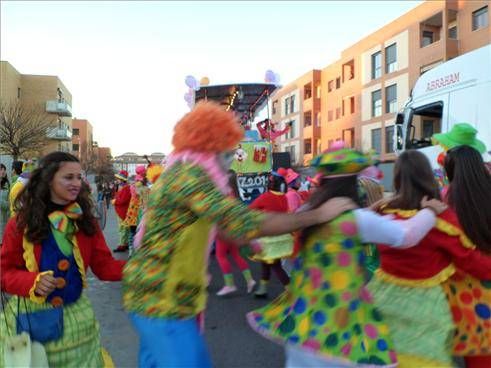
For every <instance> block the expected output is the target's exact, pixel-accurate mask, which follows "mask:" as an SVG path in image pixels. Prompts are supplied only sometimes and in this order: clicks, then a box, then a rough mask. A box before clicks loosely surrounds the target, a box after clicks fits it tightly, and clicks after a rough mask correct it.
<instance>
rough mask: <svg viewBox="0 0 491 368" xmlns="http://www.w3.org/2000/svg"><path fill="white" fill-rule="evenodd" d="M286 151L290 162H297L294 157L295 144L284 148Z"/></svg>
mask: <svg viewBox="0 0 491 368" xmlns="http://www.w3.org/2000/svg"><path fill="white" fill-rule="evenodd" d="M286 151H287V152H290V160H291V162H292V164H295V163H297V157H296V154H295V153H296V152H295V146H290V147H287V148H286Z"/></svg>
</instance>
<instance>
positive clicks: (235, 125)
mask: <svg viewBox="0 0 491 368" xmlns="http://www.w3.org/2000/svg"><path fill="white" fill-rule="evenodd" d="M243 136H244V131H243V129H242V127H241V126H240V124H239V121H238V120H237V119H236V118H235V116H234V114H233V113H232V112H229V111H225V110H224V109H223V108H222V107H220V105H218V104H216V103H214V102H200V103H198V104H197V105H196V106H195V108H194V109H193V110H192V111H190V112H189V113H187V114H186V115H184V116H183V117H182V119H181V120H179V121H178V122H177V124H176V126H175V128H174V137H173V138H172V144H173V145H174V149H175V152H179V151H184V150H191V151H195V152H216V153H218V152H225V151H230V150H232V149H234V148H235V147H236V146H237V144H238V143H239V141H240V140H241V139H242V137H243Z"/></svg>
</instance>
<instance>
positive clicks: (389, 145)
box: [385, 125, 394, 153]
mask: <svg viewBox="0 0 491 368" xmlns="http://www.w3.org/2000/svg"><path fill="white" fill-rule="evenodd" d="M385 153H394V126H393V125H392V126H388V127H385Z"/></svg>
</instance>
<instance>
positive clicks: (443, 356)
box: [368, 209, 491, 367]
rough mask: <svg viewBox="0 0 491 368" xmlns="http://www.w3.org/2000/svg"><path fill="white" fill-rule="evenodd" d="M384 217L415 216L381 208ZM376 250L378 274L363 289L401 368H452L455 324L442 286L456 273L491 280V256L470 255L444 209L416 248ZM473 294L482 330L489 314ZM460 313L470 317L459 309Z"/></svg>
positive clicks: (472, 250) (453, 217)
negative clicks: (372, 302)
mask: <svg viewBox="0 0 491 368" xmlns="http://www.w3.org/2000/svg"><path fill="white" fill-rule="evenodd" d="M384 213H387V214H394V215H396V216H397V218H400V219H405V218H410V217H411V216H413V215H414V214H415V213H416V211H407V210H406V211H403V210H393V209H392V210H391V209H387V210H384ZM378 250H379V252H380V262H381V263H380V269H378V270H377V271H376V272H375V277H374V278H373V279H372V280H371V281H370V282H369V284H368V288H369V290H370V291H371V292H372V293H373V295H374V299H375V304H376V306H377V307H378V308H379V309H380V311H381V312H382V314H383V315H384V318H386V320H387V323H388V324H389V326H390V328H391V334H392V337H393V339H394V344H395V348H396V351H397V352H398V354H399V360H400V362H401V367H421V366H432V367H433V366H435V367H450V366H452V360H451V355H452V351H451V345H450V344H451V341H452V336H453V335H454V330H455V325H454V323H453V321H452V315H451V311H450V308H449V304H448V301H447V297H446V295H445V292H444V289H443V288H442V286H443V285H445V283H446V282H447V280H448V279H449V278H450V277H451V276H452V275H453V274H454V273H455V271H456V269H457V268H459V269H462V270H463V271H465V272H468V273H469V274H471V275H473V276H475V277H477V278H479V279H483V280H489V279H491V257H486V256H484V255H483V254H481V253H480V252H479V251H477V250H475V247H474V245H473V244H472V243H471V242H470V241H469V239H468V238H467V237H466V236H465V234H464V233H463V232H462V230H461V228H460V225H459V223H458V220H457V216H456V214H455V213H454V212H453V211H452V210H450V209H448V210H446V211H445V212H443V213H442V214H440V215H439V216H438V219H437V221H436V226H435V228H434V229H433V230H432V231H430V232H429V233H428V235H427V236H426V237H425V238H424V239H423V240H422V241H421V243H420V244H419V245H418V246H417V247H414V248H411V249H404V250H394V249H392V248H389V247H387V246H385V245H378ZM415 265H418V266H417V267H415ZM450 285H451V284H448V290H451V286H450ZM486 285H487V284H486V283H483V284H482V287H486ZM464 295H465V296H464V298H463V300H464V302H465V303H466V302H469V304H470V303H471V302H473V298H470V299H468V298H467V297H468V296H469V295H468V293H464ZM475 295H476V298H475V300H474V302H475V303H476V307H477V310H476V308H475V310H476V314H477V315H478V316H479V315H480V316H481V318H482V320H483V321H480V323H481V324H482V325H483V326H485V325H484V323H485V320H486V319H488V320H489V309H487V308H486V307H485V306H484V305H480V304H479V302H478V300H479V298H477V296H479V290H476V291H475ZM461 300H462V299H461ZM466 310H467V309H466ZM455 311H456V310H455ZM462 313H466V317H471V316H470V315H469V314H468V313H467V312H465V311H464V310H462ZM471 315H474V314H473V313H471ZM471 318H472V317H471ZM476 319H477V318H476ZM476 322H477V321H476ZM476 327H477V326H476ZM488 331H489V329H488ZM483 336H485V335H484V334H483ZM472 345H474V342H472Z"/></svg>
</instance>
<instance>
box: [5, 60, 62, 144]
mask: <svg viewBox="0 0 491 368" xmlns="http://www.w3.org/2000/svg"><path fill="white" fill-rule="evenodd" d="M0 100H1V101H2V102H6V103H16V102H20V103H21V105H22V106H25V107H26V108H39V109H41V110H42V111H44V113H45V115H46V119H47V120H48V121H49V122H50V123H51V127H50V128H49V129H48V130H47V132H46V139H47V140H49V145H48V146H47V147H46V148H45V149H44V152H42V153H43V154H45V153H48V152H51V151H56V150H59V151H64V152H71V151H72V143H71V140H72V131H71V116H72V112H71V105H72V95H71V93H70V91H69V90H68V89H67V88H66V87H65V85H64V84H63V82H62V81H61V80H60V79H59V78H58V77H57V76H50V75H29V74H21V73H19V72H18V71H17V70H16V69H15V68H14V67H13V66H12V65H11V64H10V63H9V62H7V61H1V62H0Z"/></svg>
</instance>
